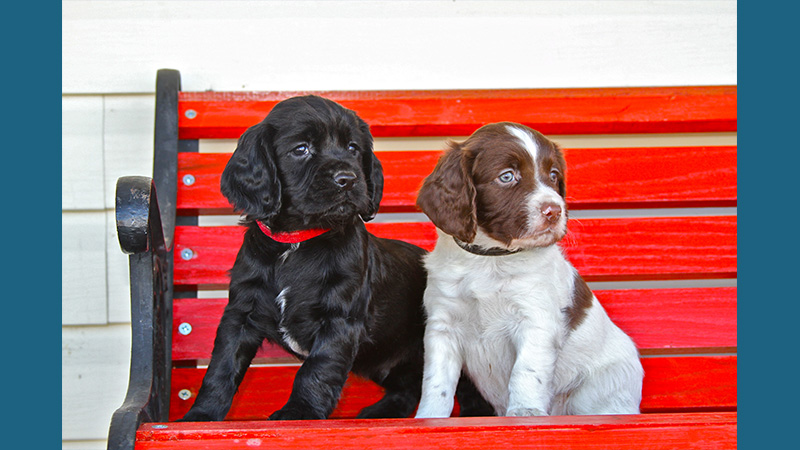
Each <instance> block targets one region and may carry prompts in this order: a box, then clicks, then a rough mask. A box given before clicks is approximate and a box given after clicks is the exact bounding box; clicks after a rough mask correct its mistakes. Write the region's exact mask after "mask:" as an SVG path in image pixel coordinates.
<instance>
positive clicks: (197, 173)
mask: <svg viewBox="0 0 800 450" xmlns="http://www.w3.org/2000/svg"><path fill="white" fill-rule="evenodd" d="M377 155H378V158H379V159H380V160H381V163H382V165H383V170H384V183H385V184H384V194H383V199H382V201H381V211H382V212H407V211H417V210H418V209H417V208H416V205H415V202H416V198H417V192H418V191H419V187H420V186H421V185H422V181H423V180H424V178H425V177H426V176H427V175H428V174H430V173H431V171H433V168H434V166H435V165H436V161H437V160H438V159H439V156H440V155H441V152H440V151H384V152H378V153H377ZM565 155H566V159H567V167H568V170H567V180H568V190H567V194H568V200H569V207H570V209H590V208H592V209H603V208H640V207H645V208H653V207H699V206H735V205H736V188H737V180H736V174H737V170H736V147H735V146H723V147H663V148H661V147H659V148H601V149H566V150H565ZM229 158H230V154H229V153H180V154H179V155H178V180H183V177H184V175H192V176H193V177H194V180H195V182H194V183H193V184H191V185H188V186H187V185H184V184H183V183H182V182H179V183H178V199H177V207H178V210H179V213H180V214H197V213H198V212H199V213H201V214H230V213H232V210H231V206H230V204H229V203H228V201H227V200H226V199H225V197H223V196H222V194H221V193H220V190H219V177H220V174H221V173H222V169H223V168H224V167H225V164H226V163H227V162H228V159H229Z"/></svg>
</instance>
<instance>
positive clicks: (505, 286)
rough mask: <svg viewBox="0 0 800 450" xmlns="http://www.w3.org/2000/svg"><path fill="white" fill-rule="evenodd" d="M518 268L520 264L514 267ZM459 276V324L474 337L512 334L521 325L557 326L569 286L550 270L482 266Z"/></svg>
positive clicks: (497, 337) (483, 338) (486, 337)
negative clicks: (493, 268)
mask: <svg viewBox="0 0 800 450" xmlns="http://www.w3.org/2000/svg"><path fill="white" fill-rule="evenodd" d="M515 269H520V268H515ZM480 273H481V276H475V272H474V271H473V272H471V274H470V275H467V276H464V277H463V278H461V279H460V281H459V282H458V284H459V285H460V292H459V297H460V298H461V299H462V302H463V304H462V307H463V308H464V311H463V314H462V315H461V317H462V318H463V319H464V320H463V321H462V323H461V324H460V326H461V327H463V328H464V329H466V330H469V333H470V334H471V335H472V336H473V337H474V338H477V339H481V340H493V339H500V338H503V337H510V336H513V335H515V334H516V333H517V332H518V331H519V329H520V328H521V327H530V326H535V327H545V328H551V327H558V326H560V325H561V324H562V322H563V320H564V318H563V312H562V309H563V308H564V306H565V305H566V304H568V297H569V289H568V287H567V286H566V285H565V283H563V280H562V279H561V278H562V277H563V276H565V275H562V274H559V273H554V272H553V271H551V270H546V271H538V272H537V271H526V270H510V271H509V270H491V269H490V270H485V271H483V272H480Z"/></svg>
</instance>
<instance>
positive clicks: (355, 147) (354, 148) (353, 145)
mask: <svg viewBox="0 0 800 450" xmlns="http://www.w3.org/2000/svg"><path fill="white" fill-rule="evenodd" d="M347 150H349V151H351V152H353V153H355V152H357V151H358V144H356V143H355V142H351V143H350V144H348V145H347Z"/></svg>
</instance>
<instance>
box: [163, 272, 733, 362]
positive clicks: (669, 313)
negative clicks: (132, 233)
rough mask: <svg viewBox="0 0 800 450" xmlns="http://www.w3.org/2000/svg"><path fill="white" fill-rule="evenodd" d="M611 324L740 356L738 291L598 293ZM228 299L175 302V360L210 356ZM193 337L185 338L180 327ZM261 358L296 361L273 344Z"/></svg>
mask: <svg viewBox="0 0 800 450" xmlns="http://www.w3.org/2000/svg"><path fill="white" fill-rule="evenodd" d="M595 294H596V295H597V298H598V299H599V300H600V303H601V304H602V305H603V307H604V308H605V309H606V311H607V312H608V315H609V316H610V317H611V319H612V320H613V321H614V322H615V323H616V324H617V325H619V327H620V328H622V329H623V330H624V331H625V332H626V333H628V335H630V336H631V338H632V339H633V340H634V342H636V345H637V347H638V348H639V351H640V352H641V353H642V354H643V355H652V354H665V353H689V352H694V353H703V352H706V353H711V352H717V353H718V352H728V353H732V352H735V351H736V314H737V312H736V288H735V287H723V288H686V289H625V290H597V291H595ZM227 302H228V300H227V299H224V298H221V299H188V298H186V299H175V301H174V306H173V322H174V325H173V330H172V336H173V338H172V359H173V360H175V361H182V360H185V361H191V360H207V359H209V358H210V357H211V350H212V348H213V345H214V336H215V333H216V328H217V325H218V324H219V319H220V317H221V316H222V311H223V310H224V308H225V305H226V304H227ZM184 323H187V324H189V325H190V326H191V330H192V331H191V333H189V334H188V335H183V334H181V333H180V332H179V331H178V329H179V326H180V325H181V324H184ZM256 358H259V359H265V358H266V359H271V360H276V359H278V360H293V357H291V356H289V355H288V354H287V353H285V352H284V351H283V350H282V349H281V348H280V347H276V346H273V345H270V344H265V346H264V347H263V348H262V349H261V350H259V352H258V354H257V355H256Z"/></svg>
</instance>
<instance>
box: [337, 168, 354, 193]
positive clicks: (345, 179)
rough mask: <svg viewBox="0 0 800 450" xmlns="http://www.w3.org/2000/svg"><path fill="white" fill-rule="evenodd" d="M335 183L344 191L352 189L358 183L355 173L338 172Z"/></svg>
mask: <svg viewBox="0 0 800 450" xmlns="http://www.w3.org/2000/svg"><path fill="white" fill-rule="evenodd" d="M333 181H334V182H336V184H338V185H339V187H340V188H342V189H345V190H347V189H350V188H352V187H353V185H354V184H355V182H356V174H354V173H353V172H336V173H335V174H334V175H333Z"/></svg>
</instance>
